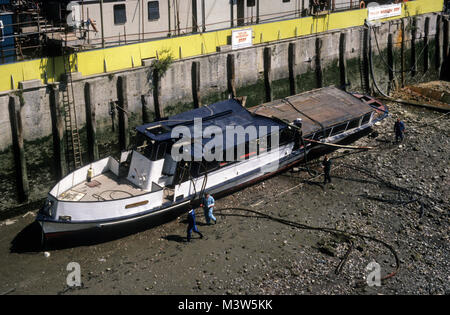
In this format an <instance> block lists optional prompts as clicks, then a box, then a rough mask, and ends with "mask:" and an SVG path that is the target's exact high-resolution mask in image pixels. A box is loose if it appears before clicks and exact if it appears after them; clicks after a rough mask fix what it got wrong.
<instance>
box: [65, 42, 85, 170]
mask: <svg viewBox="0 0 450 315" xmlns="http://www.w3.org/2000/svg"><path fill="white" fill-rule="evenodd" d="M62 58H63V62H64V74H65V83H66V86H65V89H63V91H62V96H63V97H62V100H63V106H64V116H65V117H64V122H65V127H66V147H67V164H68V167H69V172H71V171H74V170H76V169H77V168H79V167H81V166H83V160H82V157H81V156H82V152H81V143H80V133H79V131H78V121H77V111H76V109H75V95H74V92H73V83H72V72H71V69H70V68H71V65H70V52H69V51H68V50H67V48H64V47H63V48H62ZM69 89H70V90H69Z"/></svg>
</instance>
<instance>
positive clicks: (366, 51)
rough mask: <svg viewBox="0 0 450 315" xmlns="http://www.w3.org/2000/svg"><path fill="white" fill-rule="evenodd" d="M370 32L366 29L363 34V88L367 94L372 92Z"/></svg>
mask: <svg viewBox="0 0 450 315" xmlns="http://www.w3.org/2000/svg"><path fill="white" fill-rule="evenodd" d="M369 32H370V29H364V32H363V45H362V46H363V47H362V67H361V79H362V87H363V90H364V92H365V93H369V92H370V76H369V72H370V70H369V67H370V65H369V35H370V34H369Z"/></svg>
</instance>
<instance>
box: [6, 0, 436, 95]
mask: <svg viewBox="0 0 450 315" xmlns="http://www.w3.org/2000/svg"><path fill="white" fill-rule="evenodd" d="M443 4H444V0H416V1H412V2H406V3H404V4H403V10H402V16H401V17H408V16H414V15H420V14H426V13H431V12H440V11H442V9H443ZM366 18H367V9H362V10H352V11H345V12H339V13H332V14H328V15H323V16H319V17H306V18H299V19H295V20H288V21H279V22H273V23H266V24H260V25H251V26H246V27H244V28H250V27H251V28H252V29H253V33H254V39H253V43H254V44H260V43H267V42H272V41H276V40H280V39H288V38H292V37H295V36H304V35H311V34H314V33H319V32H324V31H329V30H337V29H344V28H348V27H353V26H361V25H363V24H364V22H365V19H366ZM398 18H400V17H394V18H388V19H384V20H383V21H387V20H393V19H398ZM229 36H231V29H229V30H223V31H214V32H209V33H204V34H193V35H187V36H182V37H173V38H167V39H162V40H155V41H150V42H145V43H138V44H132V45H126V46H119V47H112V48H105V49H98V50H91V51H86V52H81V53H78V55H77V62H76V63H77V66H78V71H79V72H81V74H82V75H83V76H88V75H94V74H100V73H104V72H110V71H117V70H123V69H129V68H132V67H139V66H141V65H142V59H146V58H154V57H156V54H157V51H158V52H161V51H163V50H169V51H171V52H172V55H173V57H174V58H175V59H180V58H186V57H193V56H198V55H201V54H208V53H213V52H215V51H216V48H217V47H218V46H223V45H226V44H227V38H228V37H229ZM180 47H181V49H180ZM73 58H74V56H72V59H73ZM55 69H56V71H55ZM72 71H75V67H72ZM63 72H64V67H63V63H62V58H61V57H56V58H42V59H40V60H30V61H24V62H17V63H13V64H6V65H1V66H0V92H1V91H8V90H11V89H17V88H18V83H19V82H20V81H26V80H33V79H40V80H41V81H42V82H43V83H44V82H45V79H46V77H47V82H55V81H58V80H59V79H60V75H61V74H62V73H63Z"/></svg>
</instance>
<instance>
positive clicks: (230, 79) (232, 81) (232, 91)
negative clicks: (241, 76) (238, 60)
mask: <svg viewBox="0 0 450 315" xmlns="http://www.w3.org/2000/svg"><path fill="white" fill-rule="evenodd" d="M227 85H228V94H229V95H230V96H231V97H232V98H235V97H236V72H235V62H234V55H233V54H229V55H228V56H227Z"/></svg>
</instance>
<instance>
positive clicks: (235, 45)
mask: <svg viewBox="0 0 450 315" xmlns="http://www.w3.org/2000/svg"><path fill="white" fill-rule="evenodd" d="M231 45H232V49H233V50H235V49H240V48H245V47H250V46H252V45H253V31H252V29H251V28H248V29H245V30H236V31H233V32H232V35H231Z"/></svg>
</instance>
